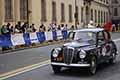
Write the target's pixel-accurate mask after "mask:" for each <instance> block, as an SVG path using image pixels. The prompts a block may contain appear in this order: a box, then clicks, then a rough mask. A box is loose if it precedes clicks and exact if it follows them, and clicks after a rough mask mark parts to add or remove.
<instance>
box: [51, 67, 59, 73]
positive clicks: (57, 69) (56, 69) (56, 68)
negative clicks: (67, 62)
mask: <svg viewBox="0 0 120 80" xmlns="http://www.w3.org/2000/svg"><path fill="white" fill-rule="evenodd" d="M52 69H53V71H54V73H55V74H58V73H60V72H61V67H60V66H52Z"/></svg>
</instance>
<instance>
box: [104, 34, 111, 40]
mask: <svg viewBox="0 0 120 80" xmlns="http://www.w3.org/2000/svg"><path fill="white" fill-rule="evenodd" d="M104 37H105V40H107V41H108V40H110V39H111V37H110V33H109V32H104Z"/></svg>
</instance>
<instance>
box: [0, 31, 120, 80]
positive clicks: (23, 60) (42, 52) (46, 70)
mask: <svg viewBox="0 0 120 80" xmlns="http://www.w3.org/2000/svg"><path fill="white" fill-rule="evenodd" d="M112 38H113V39H117V38H120V34H119V33H114V34H112ZM117 44H118V45H117V46H118V47H119V42H117ZM55 46H59V45H58V44H56V45H50V46H46V47H39V48H33V49H28V50H22V51H17V52H12V53H9V54H5V55H0V74H2V73H5V72H9V71H12V70H15V69H18V68H22V67H25V66H29V65H32V64H36V63H39V62H42V61H45V60H47V59H49V53H50V50H51V49H52V48H53V47H55ZM34 72H35V73H34ZM36 72H37V73H36ZM42 72H43V74H41V73H42ZM66 72H67V71H66ZM32 73H33V74H35V75H37V77H34V75H33V74H32ZM75 73H77V72H75ZM78 73H79V72H78ZM29 74H30V75H29ZM69 74H70V76H71V75H72V73H69ZM79 74H80V73H79ZM25 75H28V76H29V77H34V78H35V79H34V78H32V80H57V79H56V78H58V80H59V77H60V76H58V77H57V76H56V78H55V79H54V77H53V76H55V75H54V74H53V73H52V70H51V67H50V66H45V67H43V68H39V69H36V70H33V71H32V72H30V73H26V74H22V75H19V76H16V77H13V78H11V79H10V80H26V78H29V77H28V76H25ZM31 75H33V76H31ZM62 75H65V74H62ZM62 75H61V77H62ZM76 75H77V74H76ZM21 76H24V77H23V78H24V79H23V78H22V79H21V78H19V77H21ZM46 76H48V77H46ZM66 76H67V74H66ZM68 76H69V75H68ZM49 77H50V78H49ZM15 78H16V79H15ZM36 78H42V79H36ZM46 78H48V79H46ZM27 80H29V79H27ZM61 80H62V79H61ZM63 80H64V79H63Z"/></svg>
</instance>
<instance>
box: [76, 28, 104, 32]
mask: <svg viewBox="0 0 120 80" xmlns="http://www.w3.org/2000/svg"><path fill="white" fill-rule="evenodd" d="M100 31H104V29H103V28H84V29H79V30H74V32H100Z"/></svg>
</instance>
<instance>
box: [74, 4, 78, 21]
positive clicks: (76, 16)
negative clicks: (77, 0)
mask: <svg viewBox="0 0 120 80" xmlns="http://www.w3.org/2000/svg"><path fill="white" fill-rule="evenodd" d="M75 9H76V10H75V11H76V15H75V18H76V22H78V21H79V8H78V6H76V8H75Z"/></svg>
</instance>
